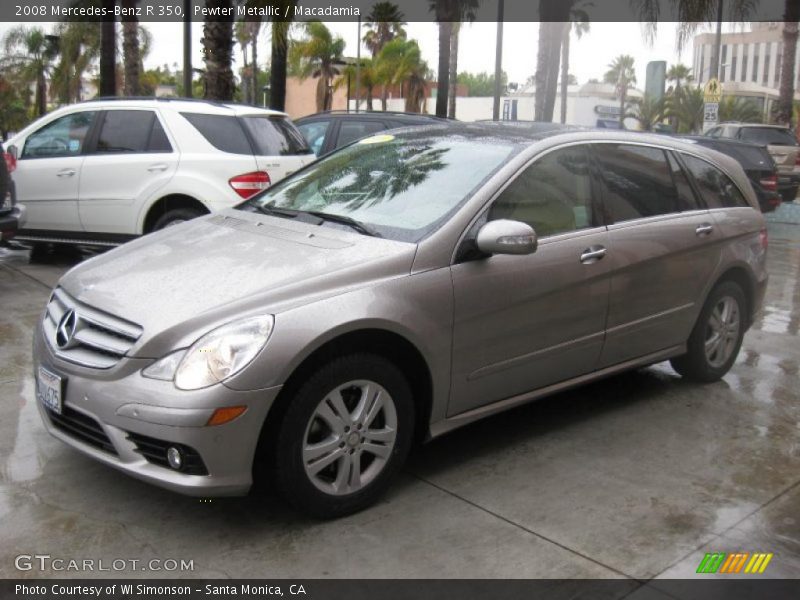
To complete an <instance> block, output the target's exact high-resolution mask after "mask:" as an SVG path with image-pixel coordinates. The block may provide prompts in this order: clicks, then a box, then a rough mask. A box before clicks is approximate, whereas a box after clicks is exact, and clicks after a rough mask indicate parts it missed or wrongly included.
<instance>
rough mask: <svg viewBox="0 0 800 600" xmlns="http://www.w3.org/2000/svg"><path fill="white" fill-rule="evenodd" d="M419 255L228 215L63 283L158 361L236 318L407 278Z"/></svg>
mask: <svg viewBox="0 0 800 600" xmlns="http://www.w3.org/2000/svg"><path fill="white" fill-rule="evenodd" d="M415 251H416V245H415V244H409V243H403V242H396V241H391V240H385V239H379V238H373V237H369V236H365V235H360V234H358V233H355V232H352V233H351V232H349V231H346V230H340V229H338V228H334V227H329V226H327V225H326V226H319V225H312V224H307V223H299V222H296V221H290V220H288V219H281V218H276V217H268V216H266V215H260V214H253V213H246V212H242V211H238V210H227V211H223V212H222V213H217V214H215V215H209V216H207V217H202V218H200V219H195V220H193V221H190V222H187V223H184V224H181V225H177V226H175V227H170V228H168V229H165V230H163V231H160V232H157V233H154V234H150V235H148V236H145V237H143V238H140V239H138V240H134V241H132V242H129V243H128V244H125V245H123V246H121V247H119V248H116V249H114V250H112V251H110V252H107V253H105V254H102V255H99V256H96V257H94V258H92V259H90V260H88V261H86V262H84V263H82V264H80V265H78V266H77V267H75V268H74V269H72V270H71V271H70V272H69V273H67V274H66V275H65V276H64V277H63V279H62V280H61V282H60V286H61V287H62V288H64V290H65V291H66V292H67V293H69V294H70V295H71V296H72V297H73V298H75V299H76V300H78V301H79V302H80V303H84V304H86V305H89V306H90V307H92V308H95V309H99V310H101V311H104V312H107V313H109V314H111V315H114V316H116V317H119V318H122V319H125V320H127V321H131V322H133V323H136V324H138V325H140V326H141V327H142V328H143V329H144V334H143V336H142V338H140V340H139V343H137V344H136V346H135V347H134V349H133V350H132V352H131V355H133V356H139V357H156V356H159V355H160V353H162V352H164V351H165V350H168V349H170V348H179V347H183V346H184V345H188V344H190V343H192V342H193V341H194V340H195V339H196V338H197V335H198V333H204V332H205V331H208V330H210V329H212V328H213V327H215V326H218V325H220V324H222V323H225V322H228V321H231V320H234V319H236V318H239V317H241V316H246V315H248V314H254V313H259V314H264V313H271V314H277V313H280V312H282V311H285V310H288V309H290V308H292V307H295V306H298V305H302V304H306V303H308V302H313V301H314V300H318V299H321V298H324V297H328V296H331V295H336V294H341V293H343V292H346V291H348V290H350V289H355V288H358V287H361V286H363V285H368V284H373V283H376V282H379V281H381V280H386V279H391V278H395V277H400V276H403V275H408V273H409V272H410V270H411V265H412V262H413V259H414V254H415Z"/></svg>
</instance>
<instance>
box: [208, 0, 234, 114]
mask: <svg viewBox="0 0 800 600" xmlns="http://www.w3.org/2000/svg"><path fill="white" fill-rule="evenodd" d="M206 6H208V8H209V9H212V10H214V9H217V10H216V11H215V12H216V14H215V15H213V16H212V15H210V14H209V15H208V16H206V18H205V22H204V23H203V39H202V40H201V42H202V44H203V62H204V63H205V66H206V68H205V97H206V98H207V99H209V100H233V90H234V82H233V70H232V69H231V62H232V60H233V16H232V14H233V0H206ZM228 14H230V15H231V16H225V15H228Z"/></svg>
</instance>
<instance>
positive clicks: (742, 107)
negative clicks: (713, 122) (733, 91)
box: [719, 96, 763, 123]
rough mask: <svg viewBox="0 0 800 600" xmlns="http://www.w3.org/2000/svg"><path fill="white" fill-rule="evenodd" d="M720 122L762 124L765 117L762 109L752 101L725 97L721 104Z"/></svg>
mask: <svg viewBox="0 0 800 600" xmlns="http://www.w3.org/2000/svg"><path fill="white" fill-rule="evenodd" d="M719 120H720V122H723V121H739V122H741V123H761V122H762V121H763V115H762V113H761V109H759V108H758V106H757V105H756V104H755V103H754V102H753V101H752V100H747V99H746V98H736V97H735V96H723V98H722V101H721V102H720V103H719Z"/></svg>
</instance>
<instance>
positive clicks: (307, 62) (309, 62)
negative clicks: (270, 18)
mask: <svg viewBox="0 0 800 600" xmlns="http://www.w3.org/2000/svg"><path fill="white" fill-rule="evenodd" d="M305 34H306V38H305V39H304V40H300V41H298V42H295V43H294V44H293V46H292V48H291V51H290V57H289V60H290V62H291V64H292V68H293V70H294V71H296V72H297V73H298V74H299V76H300V78H301V79H306V78H307V77H315V78H317V79H318V81H317V110H318V111H323V110H330V109H331V105H332V104H333V92H332V90H333V85H332V83H333V80H334V78H336V77H338V76H339V75H340V74H341V71H340V69H339V66H338V65H340V64H342V53H343V52H344V40H343V39H342V38H341V37H340V36H338V35H337V36H335V37H334V35H333V34H332V33H331V30H330V29H328V28H327V27H326V26H325V25H324V24H323V23H322V22H321V21H309V22H307V23H306V24H305Z"/></svg>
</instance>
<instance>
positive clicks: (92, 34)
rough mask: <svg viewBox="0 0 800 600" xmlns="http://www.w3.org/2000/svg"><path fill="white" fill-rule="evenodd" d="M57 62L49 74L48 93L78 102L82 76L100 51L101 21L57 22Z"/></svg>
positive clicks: (66, 100) (63, 99)
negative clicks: (50, 75)
mask: <svg viewBox="0 0 800 600" xmlns="http://www.w3.org/2000/svg"><path fill="white" fill-rule="evenodd" d="M55 33H56V35H57V36H58V38H59V55H58V63H57V64H56V66H55V68H54V69H53V72H52V77H51V78H50V88H51V94H52V95H54V96H55V97H56V98H58V101H59V102H61V103H63V104H69V103H71V102H80V101H81V100H82V98H81V89H82V84H83V77H84V75H85V74H86V72H87V71H88V69H89V67H90V66H91V65H92V63H93V62H94V61H95V60H97V57H98V56H99V55H100V24H99V23H96V22H93V21H69V22H62V23H59V24H58V25H57V26H56V30H55Z"/></svg>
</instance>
